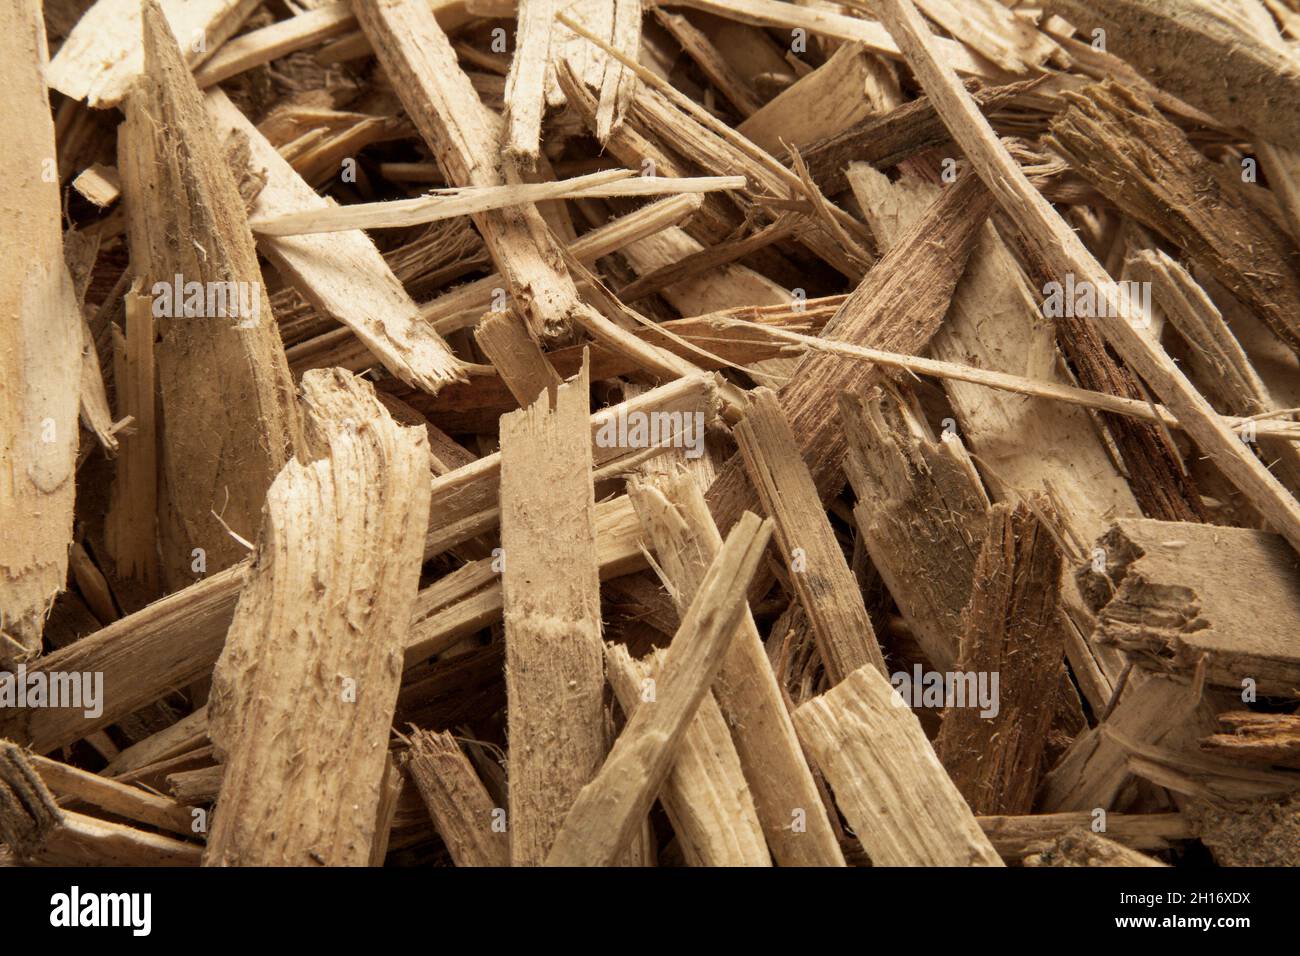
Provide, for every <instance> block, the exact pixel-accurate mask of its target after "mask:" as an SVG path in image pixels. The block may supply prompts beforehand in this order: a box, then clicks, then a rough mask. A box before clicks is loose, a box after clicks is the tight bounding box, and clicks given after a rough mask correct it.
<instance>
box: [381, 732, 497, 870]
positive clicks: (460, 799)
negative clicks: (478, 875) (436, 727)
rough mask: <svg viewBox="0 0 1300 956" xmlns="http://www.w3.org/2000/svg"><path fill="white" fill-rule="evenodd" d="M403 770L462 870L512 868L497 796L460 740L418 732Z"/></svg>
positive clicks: (413, 736) (448, 736) (412, 737)
mask: <svg viewBox="0 0 1300 956" xmlns="http://www.w3.org/2000/svg"><path fill="white" fill-rule="evenodd" d="M403 767H404V768H405V770H406V773H407V775H408V776H409V777H410V778H411V779H412V780H413V781H414V782H415V786H416V789H417V790H419V791H420V797H421V799H423V800H424V805H425V806H426V807H428V809H429V816H430V818H431V819H432V820H433V825H434V826H435V827H436V828H437V830H438V835H439V836H441V837H442V841H443V842H444V843H445V844H447V850H448V851H449V852H450V853H451V858H452V860H453V861H455V863H456V865H457V866H509V865H510V838H509V837H508V836H507V835H506V832H505V830H504V829H498V827H497V824H498V821H497V819H495V818H494V815H493V810H494V809H496V808H495V807H494V806H493V802H492V798H491V797H490V796H489V795H488V792H487V788H486V787H484V786H483V781H482V780H480V779H479V776H478V773H477V771H475V770H474V765H473V764H471V763H470V762H469V758H468V757H466V756H465V754H464V752H463V751H462V750H461V749H460V744H458V743H457V742H456V738H455V737H453V736H452V735H451V734H450V733H446V732H443V733H432V732H430V731H427V730H416V731H414V732H413V733H412V734H411V746H410V749H409V750H408V751H407V753H406V756H405V757H404V759H403ZM500 823H501V824H502V825H504V823H505V817H504V814H502V815H501V819H500Z"/></svg>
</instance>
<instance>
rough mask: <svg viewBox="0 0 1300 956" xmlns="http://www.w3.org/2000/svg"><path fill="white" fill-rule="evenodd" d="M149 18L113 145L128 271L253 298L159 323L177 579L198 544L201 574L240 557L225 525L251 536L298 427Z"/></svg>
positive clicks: (167, 510) (181, 83) (166, 558)
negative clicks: (140, 67)
mask: <svg viewBox="0 0 1300 956" xmlns="http://www.w3.org/2000/svg"><path fill="white" fill-rule="evenodd" d="M144 27H145V44H144V48H145V60H144V63H145V71H146V73H147V75H148V76H149V77H150V81H149V82H146V83H143V84H141V85H139V86H137V87H136V88H135V92H134V93H133V95H132V96H131V97H129V98H128V100H127V103H126V122H125V124H123V126H122V128H121V135H120V138H119V144H118V152H119V157H118V166H119V168H120V169H121V171H122V186H123V190H124V196H125V200H126V209H127V235H128V238H129V239H130V242H131V256H132V262H133V263H134V267H133V268H134V271H135V272H136V274H137V275H139V276H140V277H141V278H143V280H144V288H145V289H146V290H147V291H148V292H149V293H150V294H151V295H156V293H157V291H158V290H156V289H155V288H154V286H155V284H156V283H165V284H166V286H167V287H169V288H172V289H173V291H174V286H175V284H176V282H178V281H179V282H181V283H184V284H186V285H188V284H189V283H199V288H202V289H205V290H207V291H209V292H210V291H211V290H212V289H213V288H215V287H217V286H215V284H216V283H234V284H235V286H234V288H235V289H236V290H237V291H238V292H239V293H240V294H241V295H243V296H244V300H243V307H244V309H249V307H250V306H251V305H252V303H254V302H256V303H257V309H256V311H255V312H253V311H252V310H251V309H249V310H250V314H248V315H244V314H242V310H241V314H240V315H238V316H230V315H228V314H227V315H225V316H221V315H207V314H206V313H207V311H208V308H207V306H206V305H205V306H204V307H202V308H201V309H199V310H198V311H199V312H200V314H199V315H190V314H187V313H186V314H173V315H172V316H170V317H168V318H166V319H165V320H164V321H159V322H158V323H157V325H158V332H159V335H160V339H159V341H158V343H157V346H156V347H155V352H154V354H155V357H156V361H157V367H158V385H159V391H160V394H161V409H162V416H161V429H162V443H161V449H162V451H161V460H162V462H161V463H162V472H163V480H164V488H165V496H164V497H163V499H162V500H161V502H160V506H161V508H162V511H161V513H160V516H159V531H160V536H161V539H162V555H163V563H162V567H163V577H164V580H165V581H166V582H167V584H168V585H169V586H170V587H180V586H183V585H185V584H189V583H190V582H192V581H193V580H194V577H195V572H194V571H193V570H192V567H191V566H192V565H193V563H194V555H193V553H192V552H193V549H195V548H201V549H203V551H204V553H205V556H206V568H207V571H208V573H211V572H213V571H219V570H222V569H224V568H227V567H229V566H230V565H232V564H234V563H235V562H236V561H238V560H240V559H241V558H242V557H243V556H244V554H245V553H246V550H245V548H244V547H243V545H241V544H240V543H239V542H238V541H236V540H235V539H234V538H232V537H231V535H230V534H229V533H228V531H227V529H228V528H229V529H230V530H233V531H234V532H235V533H236V534H238V535H240V536H241V537H243V538H245V539H249V540H251V539H252V538H253V537H255V536H256V534H257V528H258V525H259V524H260V521H261V510H262V501H263V498H264V497H265V495H266V489H267V488H268V487H269V486H270V484H271V481H272V479H274V478H275V476H276V474H277V473H278V472H279V470H280V468H281V467H283V466H284V464H285V463H286V462H287V461H288V460H289V459H290V458H291V457H292V456H293V454H294V453H295V452H296V451H297V450H298V449H299V447H300V445H301V441H302V438H301V436H302V431H301V424H300V422H299V418H298V410H297V408H296V407H295V405H294V401H293V383H292V381H291V379H290V377H289V368H288V364H287V362H286V360H285V357H284V348H283V347H282V346H281V344H280V340H279V335H278V334H277V332H276V330H275V325H274V321H273V318H272V316H271V314H270V307H269V305H268V304H267V302H266V298H267V297H266V294H265V290H264V287H263V284H262V275H261V271H260V270H259V269H258V265H257V252H256V250H255V249H254V246H253V237H252V234H251V233H249V231H248V224H247V222H246V220H245V219H244V204H243V200H242V199H241V198H240V196H239V193H238V191H237V189H236V186H235V181H234V179H233V178H232V177H231V174H230V170H229V168H228V166H227V165H226V160H225V155H224V153H223V151H222V150H221V147H220V145H219V144H218V142H217V139H216V136H215V134H214V132H213V130H212V128H211V127H210V125H209V123H208V120H207V117H206V115H205V113H204V111H203V104H202V99H201V97H200V95H199V91H198V88H197V87H196V86H195V85H194V81H193V79H192V78H191V77H190V74H189V71H188V70H187V69H186V67H185V64H184V63H183V62H182V60H181V58H180V53H179V51H178V50H177V48H176V44H175V40H174V39H173V37H172V36H171V34H170V32H169V31H168V29H167V26H166V24H165V23H164V22H163V18H162V13H161V12H160V10H159V9H158V6H157V3H156V0H151V2H149V3H147V4H146V6H145V12H144ZM176 276H180V277H181V278H180V279H179V280H177V279H176V278H175V277H176ZM254 297H256V298H254ZM169 298H178V297H177V296H169ZM159 304H160V303H159V302H158V300H157V298H156V297H155V308H157V307H158V306H159ZM161 304H162V305H166V304H167V303H165V302H164V303H161ZM180 304H181V303H179V302H172V303H171V305H172V306H173V308H172V309H171V310H170V311H171V312H173V313H177V312H179V311H180V310H179V309H178V308H176V307H177V306H180ZM162 311H164V312H166V311H168V310H166V309H163V310H162ZM214 370H215V374H214ZM218 515H219V516H220V518H218V517H217V516H218Z"/></svg>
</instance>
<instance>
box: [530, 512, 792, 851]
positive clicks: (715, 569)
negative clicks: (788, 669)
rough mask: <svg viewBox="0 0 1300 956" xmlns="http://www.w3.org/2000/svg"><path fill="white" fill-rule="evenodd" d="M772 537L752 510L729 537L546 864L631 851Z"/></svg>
mask: <svg viewBox="0 0 1300 956" xmlns="http://www.w3.org/2000/svg"><path fill="white" fill-rule="evenodd" d="M771 533H772V530H771V522H770V521H762V520H760V519H759V518H758V516H757V515H755V514H753V513H752V512H749V513H746V514H745V515H743V516H742V517H741V519H740V520H739V521H738V522H737V523H736V527H735V528H734V529H733V530H732V532H731V534H729V535H728V536H727V540H726V541H725V542H723V545H722V549H721V550H720V551H719V552H718V555H717V557H716V558H715V559H714V560H713V562H712V564H711V565H710V566H709V571H708V573H707V574H706V575H705V576H704V580H703V581H701V583H700V587H699V590H698V592H697V593H696V595H695V598H694V600H692V601H691V605H690V608H689V609H688V610H687V611H686V613H685V614H684V615H683V616H682V623H681V626H680V627H679V628H678V630H677V634H676V635H675V636H674V638H673V642H672V643H671V644H670V645H669V647H668V651H667V653H666V654H665V655H664V663H663V667H662V668H661V669H660V670H659V672H658V676H657V677H656V678H655V687H656V695H655V700H654V701H653V702H647V703H645V704H643V705H642V706H641V707H638V708H637V709H636V711H635V712H634V713H633V714H632V716H631V717H630V718H629V719H628V722H627V725H626V726H625V727H624V728H623V732H622V733H621V734H619V736H618V739H617V740H616V741H615V742H614V748H613V750H611V751H610V754H609V757H608V758H606V760H605V762H604V764H603V765H602V766H601V768H600V773H599V774H598V775H597V776H596V778H595V779H594V780H592V781H591V783H589V784H587V785H586V786H585V787H583V788H582V791H581V792H580V793H579V794H578V798H577V800H576V801H575V802H574V804H573V807H572V809H570V810H569V812H568V815H567V816H566V817H565V819H564V826H563V828H562V829H561V830H560V831H559V833H558V834H557V835H556V838H555V843H554V846H552V848H551V851H550V853H549V854H548V855H547V857H546V865H547V866H609V865H612V864H613V863H614V861H615V860H616V859H618V856H619V854H620V853H621V852H623V850H624V849H625V848H626V847H627V845H628V843H629V842H630V841H631V839H632V836H633V834H634V833H635V831H636V829H637V828H638V827H639V826H640V825H641V821H642V819H643V818H644V816H645V814H646V813H647V812H649V810H650V805H651V803H653V802H654V799H655V796H656V795H657V794H658V791H659V787H660V786H661V785H662V784H663V781H664V778H665V777H666V776H667V775H668V772H669V770H670V769H671V768H672V764H673V759H674V757H675V756H676V750H677V745H678V744H679V743H680V742H681V739H682V737H683V736H684V735H685V733H686V730H687V728H688V727H689V726H690V723H691V719H692V718H693V717H694V715H695V711H696V708H697V707H698V706H699V702H700V700H701V699H702V698H703V696H704V695H705V694H706V693H708V689H709V685H710V684H712V683H713V678H714V676H715V675H716V674H717V672H718V669H719V668H720V667H721V666H722V659H723V657H724V655H725V654H726V652H727V646H728V644H729V642H730V639H731V636H732V633H733V632H734V630H735V626H736V624H737V623H738V622H739V620H740V616H741V613H742V611H743V610H744V608H745V605H746V596H745V592H746V589H747V588H748V586H749V581H750V579H751V578H752V577H753V576H754V572H755V571H756V570H757V569H758V565H759V562H760V561H761V560H762V557H763V551H764V549H765V548H766V547H767V542H768V539H769V538H770V537H771Z"/></svg>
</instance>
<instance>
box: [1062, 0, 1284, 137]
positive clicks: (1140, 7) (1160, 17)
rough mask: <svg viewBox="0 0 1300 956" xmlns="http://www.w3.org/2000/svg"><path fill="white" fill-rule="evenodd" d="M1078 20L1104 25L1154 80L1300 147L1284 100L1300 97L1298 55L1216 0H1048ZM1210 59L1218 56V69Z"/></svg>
mask: <svg viewBox="0 0 1300 956" xmlns="http://www.w3.org/2000/svg"><path fill="white" fill-rule="evenodd" d="M1044 6H1045V7H1047V8H1048V9H1050V10H1051V11H1052V12H1053V13H1058V14H1060V15H1061V16H1063V17H1065V18H1066V19H1067V20H1070V21H1071V22H1073V23H1078V24H1085V23H1086V24H1088V26H1089V28H1090V29H1096V28H1100V29H1104V30H1105V31H1106V37H1107V41H1108V49H1109V51H1110V52H1111V53H1114V54H1116V55H1117V56H1121V57H1123V58H1124V59H1125V60H1127V61H1128V62H1129V63H1131V64H1132V65H1133V66H1134V67H1135V68H1137V70H1139V71H1140V72H1141V73H1142V74H1143V75H1144V76H1146V77H1147V78H1148V79H1149V80H1151V81H1152V82H1153V83H1156V84H1158V85H1159V86H1160V87H1162V88H1163V89H1166V90H1168V91H1170V92H1171V93H1175V94H1177V95H1178V96H1180V97H1182V98H1183V99H1185V100H1187V102H1189V103H1191V104H1193V105H1194V106H1199V107H1201V108H1202V109H1204V110H1207V111H1208V112H1210V113H1213V114H1215V115H1216V116H1217V117H1218V118H1220V119H1222V120H1224V121H1226V122H1229V123H1240V124H1242V125H1243V126H1246V127H1248V128H1249V129H1251V130H1255V131H1267V135H1268V136H1269V137H1270V138H1272V139H1274V140H1276V141H1277V142H1280V143H1282V144H1283V145H1287V146H1290V147H1292V148H1300V122H1297V118H1296V117H1295V116H1294V115H1292V114H1291V113H1290V112H1289V111H1288V110H1287V109H1286V108H1285V105H1284V104H1288V103H1294V102H1295V101H1296V99H1297V97H1300V71H1297V69H1296V65H1295V60H1294V58H1293V57H1289V56H1287V54H1286V53H1285V52H1284V51H1280V50H1277V49H1275V48H1273V47H1272V46H1271V45H1269V44H1267V43H1265V42H1263V41H1262V40H1261V39H1260V38H1259V37H1258V36H1256V35H1253V34H1252V33H1251V32H1250V31H1248V30H1246V29H1244V28H1243V27H1242V26H1241V25H1240V24H1239V23H1238V22H1237V21H1236V20H1235V19H1234V17H1233V6H1234V5H1233V4H1231V3H1216V2H1214V0H1087V2H1086V3H1084V2H1081V0H1048V2H1047V3H1045V4H1044ZM1207 63H1213V64H1214V71H1213V74H1212V75H1211V74H1210V73H1209V72H1208V71H1207V70H1206V69H1205V65H1206V64H1207Z"/></svg>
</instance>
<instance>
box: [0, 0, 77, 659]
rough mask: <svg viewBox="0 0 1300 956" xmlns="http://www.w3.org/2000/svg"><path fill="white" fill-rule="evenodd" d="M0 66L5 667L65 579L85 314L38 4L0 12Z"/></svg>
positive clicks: (0, 634)
mask: <svg viewBox="0 0 1300 956" xmlns="http://www.w3.org/2000/svg"><path fill="white" fill-rule="evenodd" d="M0 33H2V35H3V38H2V39H0V64H3V66H0V71H2V72H0V75H2V76H3V77H4V80H5V89H6V91H7V95H6V96H5V107H4V121H5V127H6V129H8V130H9V131H10V137H11V143H12V156H13V162H14V172H13V175H10V176H7V177H5V182H4V185H3V187H2V188H0V210H2V211H3V215H4V218H5V221H6V222H7V223H8V224H9V225H8V226H7V227H6V229H5V231H4V235H3V238H2V239H0V254H3V262H4V269H5V271H4V276H3V282H0V287H2V288H3V291H2V292H0V296H2V297H3V298H2V299H0V311H2V313H3V315H4V316H5V321H4V324H3V329H2V330H0V372H2V373H3V380H4V382H5V387H4V389H3V391H0V457H2V458H3V460H4V462H5V467H4V468H3V469H0V476H2V477H0V524H2V525H3V526H4V528H5V532H4V535H3V543H2V544H0V592H3V595H2V596H0V667H10V666H13V665H14V664H16V663H17V662H19V661H23V660H29V659H31V658H32V657H35V656H36V655H37V654H39V653H40V650H41V632H42V630H43V629H44V625H45V615H46V613H47V612H48V611H49V608H50V605H51V603H52V602H53V601H54V596H55V595H56V594H58V592H59V591H61V590H62V589H63V584H64V578H65V576H66V574H67V567H68V544H69V543H70V541H71V540H72V509H73V498H74V490H75V489H74V485H75V480H74V468H75V463H76V453H77V407H78V394H79V386H78V381H79V379H80V369H81V345H82V331H81V316H80V315H79V314H78V309H77V300H76V294H75V292H74V290H73V285H72V279H71V278H70V276H69V275H68V270H67V268H66V266H65V265H64V261H63V231H62V228H61V224H60V213H59V184H58V182H57V176H56V177H53V180H51V178H50V177H49V176H48V175H47V171H48V170H50V169H52V168H54V163H55V151H54V123H53V121H52V120H51V117H50V110H49V99H48V95H47V93H46V90H45V82H44V80H43V77H42V71H43V67H44V64H45V58H46V53H45V50H46V45H45V44H46V40H45V25H44V22H43V20H42V19H41V6H40V4H39V3H34V2H31V0H21V2H17V3H11V4H8V5H7V6H6V8H5V10H4V12H3V13H2V14H0Z"/></svg>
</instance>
